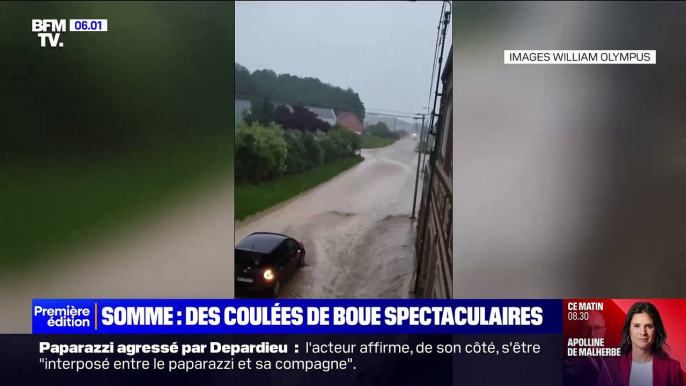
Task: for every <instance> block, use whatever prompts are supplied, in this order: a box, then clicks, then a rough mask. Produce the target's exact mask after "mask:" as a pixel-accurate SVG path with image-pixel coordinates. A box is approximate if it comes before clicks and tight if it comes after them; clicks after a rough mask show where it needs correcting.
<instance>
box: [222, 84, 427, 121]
mask: <svg viewBox="0 0 686 386" xmlns="http://www.w3.org/2000/svg"><path fill="white" fill-rule="evenodd" d="M234 92H235V93H238V94H241V95H252V96H254V97H258V98H270V99H272V100H274V99H276V98H274V97H271V96H268V95H261V94H257V93H255V92H250V91H243V90H235V91H234ZM307 105H308V106H311V107H319V108H322V109H331V110H340V111H346V112H351V113H369V114H374V115H381V116H387V117H395V118H409V119H412V118H414V116H413V115H399V114H386V113H377V112H375V111H370V110H371V109H365V110H364V111H360V110H352V109H348V108H343V107H333V106H323V105H318V104H315V103H308V104H307ZM373 110H382V109H373ZM385 111H393V110H385ZM405 114H412V113H405Z"/></svg>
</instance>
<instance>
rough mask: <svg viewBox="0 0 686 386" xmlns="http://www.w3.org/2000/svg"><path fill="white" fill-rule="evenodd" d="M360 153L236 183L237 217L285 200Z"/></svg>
mask: <svg viewBox="0 0 686 386" xmlns="http://www.w3.org/2000/svg"><path fill="white" fill-rule="evenodd" d="M363 160H364V158H362V157H359V156H358V157H349V158H342V159H339V160H336V161H334V162H331V163H329V164H326V165H322V166H320V167H317V168H314V169H312V170H308V171H306V172H304V173H300V174H296V175H290V176H283V177H281V178H279V179H277V180H274V181H269V182H264V183H261V184H259V185H240V186H236V187H235V189H236V201H235V203H234V204H235V211H236V221H241V220H244V219H245V218H246V217H248V216H252V215H253V214H256V213H259V212H262V211H264V210H266V209H268V208H271V207H272V206H274V205H277V204H280V203H282V202H284V201H287V200H289V199H291V198H293V197H295V196H297V195H299V194H301V193H303V192H305V191H308V190H310V189H312V188H314V187H315V186H317V185H319V184H321V183H324V182H326V181H328V180H330V179H332V178H333V177H335V176H337V175H338V174H340V173H342V172H344V171H346V170H348V169H350V168H351V167H353V166H355V165H357V164H358V163H360V162H362V161H363Z"/></svg>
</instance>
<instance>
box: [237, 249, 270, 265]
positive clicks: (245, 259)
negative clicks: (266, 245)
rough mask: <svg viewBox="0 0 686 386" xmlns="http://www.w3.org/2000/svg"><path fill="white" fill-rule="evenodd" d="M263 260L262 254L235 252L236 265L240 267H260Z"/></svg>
mask: <svg viewBox="0 0 686 386" xmlns="http://www.w3.org/2000/svg"><path fill="white" fill-rule="evenodd" d="M264 260H265V255H264V254H262V253H259V252H252V251H242V250H240V249H238V250H236V265H239V266H241V267H260V266H261V265H263V264H264Z"/></svg>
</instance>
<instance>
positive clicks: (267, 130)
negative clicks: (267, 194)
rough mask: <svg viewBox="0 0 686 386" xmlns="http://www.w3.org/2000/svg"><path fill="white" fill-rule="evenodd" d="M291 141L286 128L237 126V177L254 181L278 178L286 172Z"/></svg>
mask: <svg viewBox="0 0 686 386" xmlns="http://www.w3.org/2000/svg"><path fill="white" fill-rule="evenodd" d="M287 155H288V144H287V142H286V140H285V139H284V136H283V130H282V129H281V128H280V127H278V126H276V125H273V124H272V125H269V126H262V125H260V124H259V123H253V124H252V125H247V124H244V123H241V124H239V125H238V126H237V127H236V164H235V167H236V170H235V174H236V180H237V181H238V182H245V181H248V182H250V183H253V184H257V183H260V182H262V181H265V180H269V179H273V178H277V177H279V176H281V175H283V173H284V172H285V171H286V158H287Z"/></svg>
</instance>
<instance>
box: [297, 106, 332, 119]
mask: <svg viewBox="0 0 686 386" xmlns="http://www.w3.org/2000/svg"><path fill="white" fill-rule="evenodd" d="M305 108H306V109H308V110H310V111H312V112H313V113H315V114H317V116H318V117H319V118H322V119H336V116H335V115H334V113H333V110H331V109H325V108H322V107H312V106H305Z"/></svg>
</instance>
